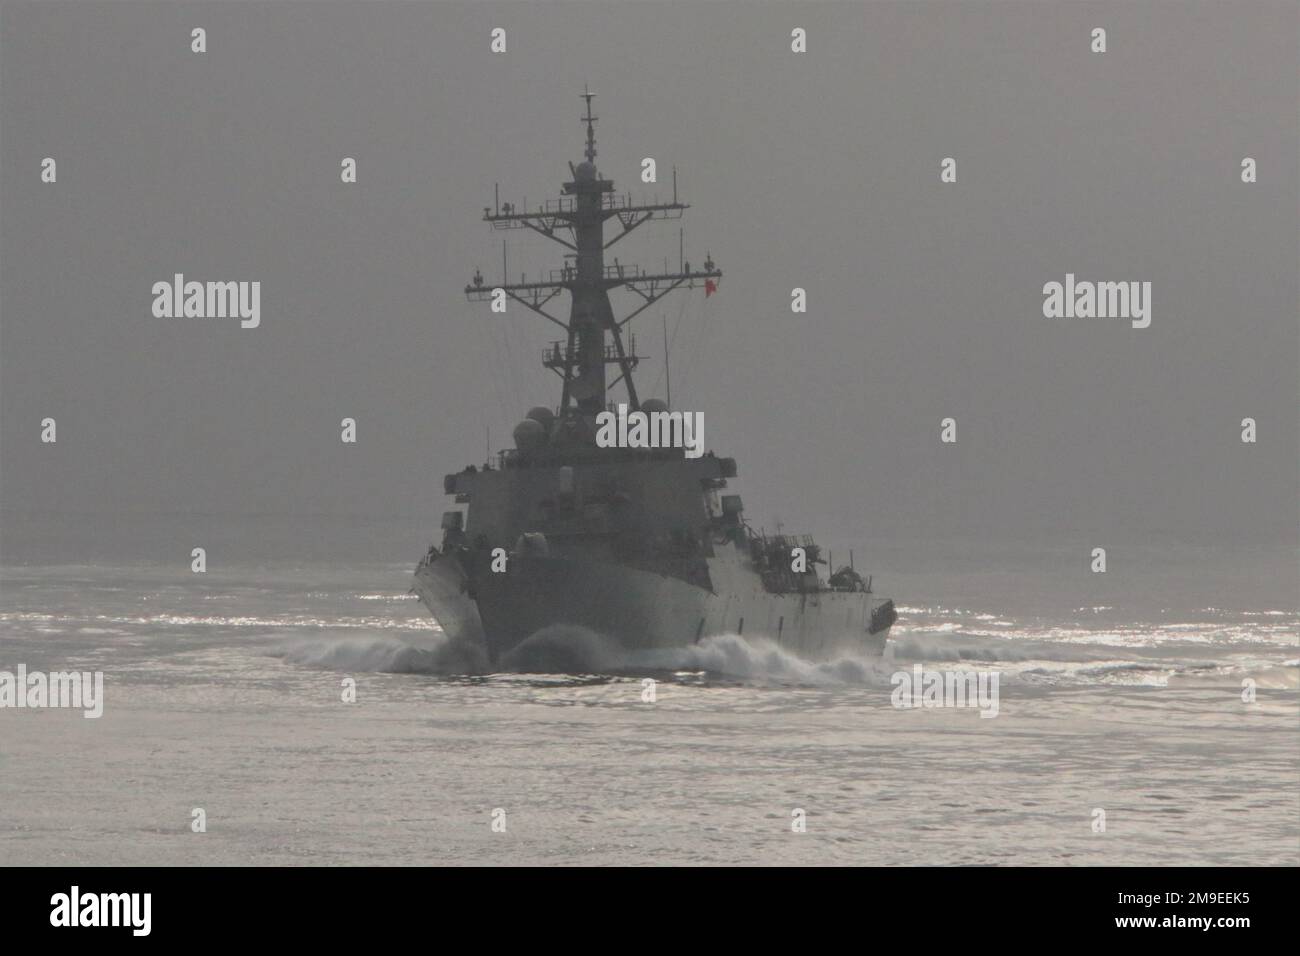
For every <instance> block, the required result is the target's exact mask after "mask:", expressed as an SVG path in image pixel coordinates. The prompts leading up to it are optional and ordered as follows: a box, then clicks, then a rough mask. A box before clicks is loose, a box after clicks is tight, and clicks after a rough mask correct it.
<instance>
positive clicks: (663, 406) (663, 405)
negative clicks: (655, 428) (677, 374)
mask: <svg viewBox="0 0 1300 956" xmlns="http://www.w3.org/2000/svg"><path fill="white" fill-rule="evenodd" d="M641 411H643V412H645V413H646V414H647V415H649V414H651V413H652V412H666V411H668V403H667V402H665V401H663V399H659V398H647V399H646V400H645V401H644V402H642V403H641Z"/></svg>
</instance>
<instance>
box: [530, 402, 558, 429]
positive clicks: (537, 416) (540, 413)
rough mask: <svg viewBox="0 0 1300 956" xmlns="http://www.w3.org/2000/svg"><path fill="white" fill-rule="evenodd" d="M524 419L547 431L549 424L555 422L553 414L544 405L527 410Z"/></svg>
mask: <svg viewBox="0 0 1300 956" xmlns="http://www.w3.org/2000/svg"><path fill="white" fill-rule="evenodd" d="M524 418H528V419H531V420H532V421H535V422H537V423H538V424H539V425H541V426H542V427H543V428H545V429H546V430H547V431H550V430H551V422H553V421H555V412H553V411H551V410H550V409H549V408H547V407H546V406H545V405H537V406H535V407H534V408H530V409H528V414H527V415H525V416H524Z"/></svg>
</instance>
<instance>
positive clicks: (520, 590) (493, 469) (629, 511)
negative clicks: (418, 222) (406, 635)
mask: <svg viewBox="0 0 1300 956" xmlns="http://www.w3.org/2000/svg"><path fill="white" fill-rule="evenodd" d="M582 96H583V98H584V99H585V100H586V115H585V116H582V117H581V119H582V121H583V123H585V124H586V131H587V140H586V149H585V151H584V155H585V159H584V161H583V162H581V163H579V164H578V165H576V166H575V165H574V164H573V163H570V164H569V172H570V175H571V178H570V180H569V181H568V182H566V183H564V184H563V187H562V195H561V196H560V197H559V198H556V199H552V200H548V201H546V202H545V203H543V204H542V205H541V206H539V207H536V208H534V209H528V208H518V207H515V206H513V205H511V204H510V203H501V202H500V200H499V198H498V200H497V201H496V203H495V205H494V206H493V207H489V208H485V209H484V211H483V219H484V220H485V221H486V222H488V223H490V224H491V225H492V227H493V228H494V229H531V230H532V231H534V232H536V233H538V234H540V235H542V236H545V237H546V238H547V239H550V240H553V241H555V242H557V243H559V244H560V245H562V246H564V247H565V248H566V249H567V250H569V252H568V253H567V254H566V262H565V264H564V266H563V267H562V268H560V269H555V270H552V271H551V272H550V274H549V275H548V276H545V277H542V278H539V279H538V280H537V281H531V282H530V281H520V282H518V283H509V282H507V281H506V277H505V276H503V277H502V282H501V283H500V284H489V283H487V282H485V281H484V279H483V276H482V274H481V273H480V272H477V271H476V273H475V275H474V277H473V280H472V282H471V283H470V284H469V285H467V286H466V288H465V294H466V296H467V297H468V298H469V299H470V300H471V301H491V300H493V299H495V300H496V301H505V300H506V299H508V300H509V303H510V304H511V307H513V306H515V305H517V306H522V307H524V308H527V309H529V310H530V311H532V312H534V313H537V314H538V315H541V316H543V317H544V318H546V319H548V320H549V321H551V322H552V323H554V324H555V325H556V326H558V327H559V328H560V329H562V330H563V335H564V338H563V340H558V341H556V342H554V343H553V344H552V345H551V346H550V347H549V348H547V349H545V351H544V354H543V360H542V364H543V365H544V366H545V367H546V368H548V369H550V370H552V371H553V372H555V373H556V374H557V376H558V377H559V378H560V380H561V382H562V384H561V387H560V402H559V405H558V407H556V408H551V407H544V406H539V407H536V408H533V409H532V410H530V411H529V412H528V413H527V416H526V417H525V419H524V420H523V421H522V422H520V423H519V424H518V425H517V426H516V427H515V429H514V434H513V438H514V444H515V447H514V448H512V449H508V450H505V451H502V452H501V453H500V454H498V455H497V456H495V461H492V460H489V461H488V462H485V463H484V465H483V466H482V467H481V468H480V467H475V466H473V465H470V466H468V467H466V468H465V469H464V470H462V471H459V472H457V473H455V474H449V475H447V476H446V478H445V479H444V484H443V490H444V492H445V493H446V494H448V495H452V496H454V497H455V502H456V504H458V505H463V506H465V507H464V509H463V510H461V509H457V510H452V511H448V512H445V513H444V514H443V516H442V532H443V537H442V542H441V545H433V546H431V547H430V548H429V551H428V553H427V554H426V555H425V556H424V558H423V559H422V560H421V561H420V563H419V565H418V567H417V568H416V570H415V580H414V584H413V586H412V591H413V592H414V593H416V594H418V595H419V597H420V599H421V600H422V601H423V603H424V604H425V606H426V607H427V608H428V609H429V612H430V613H431V614H432V615H433V617H434V619H435V620H436V621H437V623H438V624H439V626H440V627H441V628H442V629H443V631H444V632H445V633H446V634H447V636H448V637H450V638H451V639H453V640H456V641H471V642H474V643H476V644H481V646H482V648H483V650H484V651H485V652H486V654H487V657H488V659H489V661H490V662H491V663H492V664H493V665H494V666H508V663H509V658H510V655H511V652H512V651H514V650H515V649H516V648H517V647H518V646H519V645H520V644H521V643H523V642H524V641H526V640H527V639H528V638H529V637H530V636H532V635H534V634H537V633H538V632H540V631H544V630H545V629H547V628H550V627H552V626H554V625H570V626H577V627H581V628H586V629H589V630H590V631H594V632H595V633H596V634H598V635H601V636H602V637H603V638H605V639H608V640H611V641H613V642H615V643H616V644H618V645H621V646H622V647H624V648H626V649H628V650H633V651H635V650H642V649H652V648H671V647H678V646H683V645H689V644H692V643H698V642H699V641H702V640H704V639H705V638H707V637H710V636H713V635H720V634H728V633H730V634H740V635H744V636H752V635H757V636H761V637H765V638H768V639H770V640H772V641H775V642H776V643H777V644H779V645H780V646H781V647H782V648H784V649H786V650H788V651H790V652H792V653H794V654H796V655H798V656H800V657H803V658H806V659H810V660H827V659H830V658H833V657H836V656H841V655H844V654H859V655H863V654H865V655H879V654H881V653H883V651H884V648H885V641H886V639H887V637H888V634H889V629H890V626H891V625H892V624H893V623H894V621H895V619H896V618H897V614H896V612H895V610H894V604H893V601H890V600H887V599H882V598H879V597H877V596H876V595H875V594H874V593H873V592H872V585H871V578H870V577H866V578H864V577H863V576H862V575H860V574H859V573H858V572H857V571H856V569H855V568H854V567H853V566H852V562H850V565H849V566H845V567H841V568H839V569H833V568H831V566H830V564H829V561H828V559H829V555H826V556H823V554H822V551H821V549H820V548H819V547H818V545H817V543H816V542H815V541H813V540H812V538H811V537H809V536H806V535H801V536H797V537H796V536H791V535H782V534H778V535H767V534H765V533H763V532H762V531H759V530H755V529H754V528H752V527H751V526H750V524H749V523H748V522H747V521H746V520H745V517H744V510H743V507H742V504H741V499H740V496H739V495H735V494H727V493H726V491H727V481H728V479H731V478H734V477H735V476H736V462H735V459H732V458H723V457H719V456H717V455H715V454H714V453H713V452H709V453H708V454H699V452H698V450H697V451H696V454H695V456H693V457H692V456H691V455H690V454H689V451H690V449H684V448H682V447H657V448H639V447H638V448H631V447H626V446H624V447H603V445H602V443H600V442H598V441H597V438H598V432H599V429H598V418H599V417H600V416H601V414H602V413H604V412H608V411H611V410H612V408H613V398H614V396H615V394H617V396H618V398H619V400H620V405H626V407H627V409H630V410H631V411H633V412H638V411H639V412H642V413H645V414H646V415H647V416H649V415H652V414H658V415H660V416H668V415H670V414H671V412H670V410H669V409H668V407H667V404H666V403H665V402H662V401H659V400H657V399H642V398H641V397H640V396H639V394H638V392H637V389H636V384H635V382H634V375H633V373H634V371H635V369H636V368H637V365H638V363H639V362H640V361H641V357H639V356H637V355H636V342H635V338H634V337H633V336H631V335H630V334H629V335H628V337H627V339H626V341H625V338H624V330H625V328H626V327H627V324H628V323H629V322H630V321H631V320H632V319H633V318H635V317H636V316H637V315H639V314H641V313H642V312H644V311H645V310H646V309H647V308H649V307H650V306H651V305H653V304H654V303H655V302H657V301H659V300H660V299H661V298H662V297H663V296H665V295H667V294H668V293H670V292H673V291H675V290H686V289H698V288H701V287H703V288H704V290H705V295H706V297H707V296H708V295H709V294H710V293H711V292H713V291H715V290H716V289H717V282H718V280H719V279H720V278H721V277H722V273H721V271H719V270H718V269H717V268H716V266H715V264H714V262H713V261H712V257H711V256H709V257H706V261H705V262H704V263H703V266H702V268H696V269H692V268H691V266H690V264H689V263H688V262H685V261H684V257H683V261H682V262H681V264H680V267H679V269H678V270H677V271H675V272H670V271H668V269H667V268H665V269H664V270H663V271H644V270H642V269H640V268H638V267H636V266H632V265H625V264H622V263H620V262H619V261H618V260H617V259H615V260H614V262H613V263H612V264H607V263H606V261H605V252H606V250H607V249H609V247H610V246H612V245H613V244H614V243H616V242H618V241H619V240H620V239H622V238H623V237H624V236H626V235H627V234H628V233H629V232H631V231H632V230H634V229H636V228H638V227H639V226H641V225H642V224H644V223H646V222H649V221H651V220H663V219H677V218H680V217H681V215H682V213H683V211H684V210H686V209H687V208H688V206H687V204H685V203H682V202H679V201H678V199H677V185H676V174H675V172H674V176H673V197H672V201H671V202H654V203H649V204H640V203H636V202H633V200H632V197H631V196H630V195H622V196H620V195H616V194H615V192H614V183H613V181H612V180H609V179H605V178H602V176H601V174H600V173H599V171H598V170H597V168H596V162H595V161H596V136H595V124H596V120H597V117H595V116H593V115H592V112H591V107H592V104H591V101H592V98H593V96H594V94H592V93H590V92H584V93H583V94H582ZM607 223H610V224H611V235H609V236H608V237H607V236H606V229H605V226H606V224H607ZM617 289H625V290H629V291H631V292H633V293H635V295H636V297H637V298H636V300H635V308H634V309H633V310H632V311H631V312H630V313H629V314H627V315H624V316H621V317H616V315H615V313H614V309H613V307H612V305H611V302H610V296H609V293H610V292H611V291H613V290H617ZM565 294H567V295H568V297H569V299H570V310H569V317H568V321H567V322H566V321H563V320H561V319H560V318H557V317H556V316H555V315H554V314H553V307H552V306H551V303H552V302H553V301H554V300H556V299H557V298H558V297H560V296H562V295H565ZM561 301H562V300H561ZM666 360H667V356H666V355H665V361H666ZM611 376H613V377H612V379H611ZM615 388H618V389H619V392H618V393H615V392H614V391H613V390H614V389H615ZM624 393H625V397H624ZM620 411H622V409H621V410H620ZM660 420H661V421H664V420H667V419H666V418H661V419H660ZM819 565H821V566H825V568H826V570H827V572H828V574H827V577H826V578H825V579H824V580H823V578H822V575H821V574H820V572H819Z"/></svg>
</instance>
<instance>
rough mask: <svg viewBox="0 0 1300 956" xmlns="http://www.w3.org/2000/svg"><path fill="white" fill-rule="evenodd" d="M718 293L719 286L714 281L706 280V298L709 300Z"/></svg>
mask: <svg viewBox="0 0 1300 956" xmlns="http://www.w3.org/2000/svg"><path fill="white" fill-rule="evenodd" d="M717 291H718V284H717V283H716V282H714V281H713V280H712V279H705V280H704V298H706V299H707V298H708V297H709V296H711V295H713V293H715V292H717Z"/></svg>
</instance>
